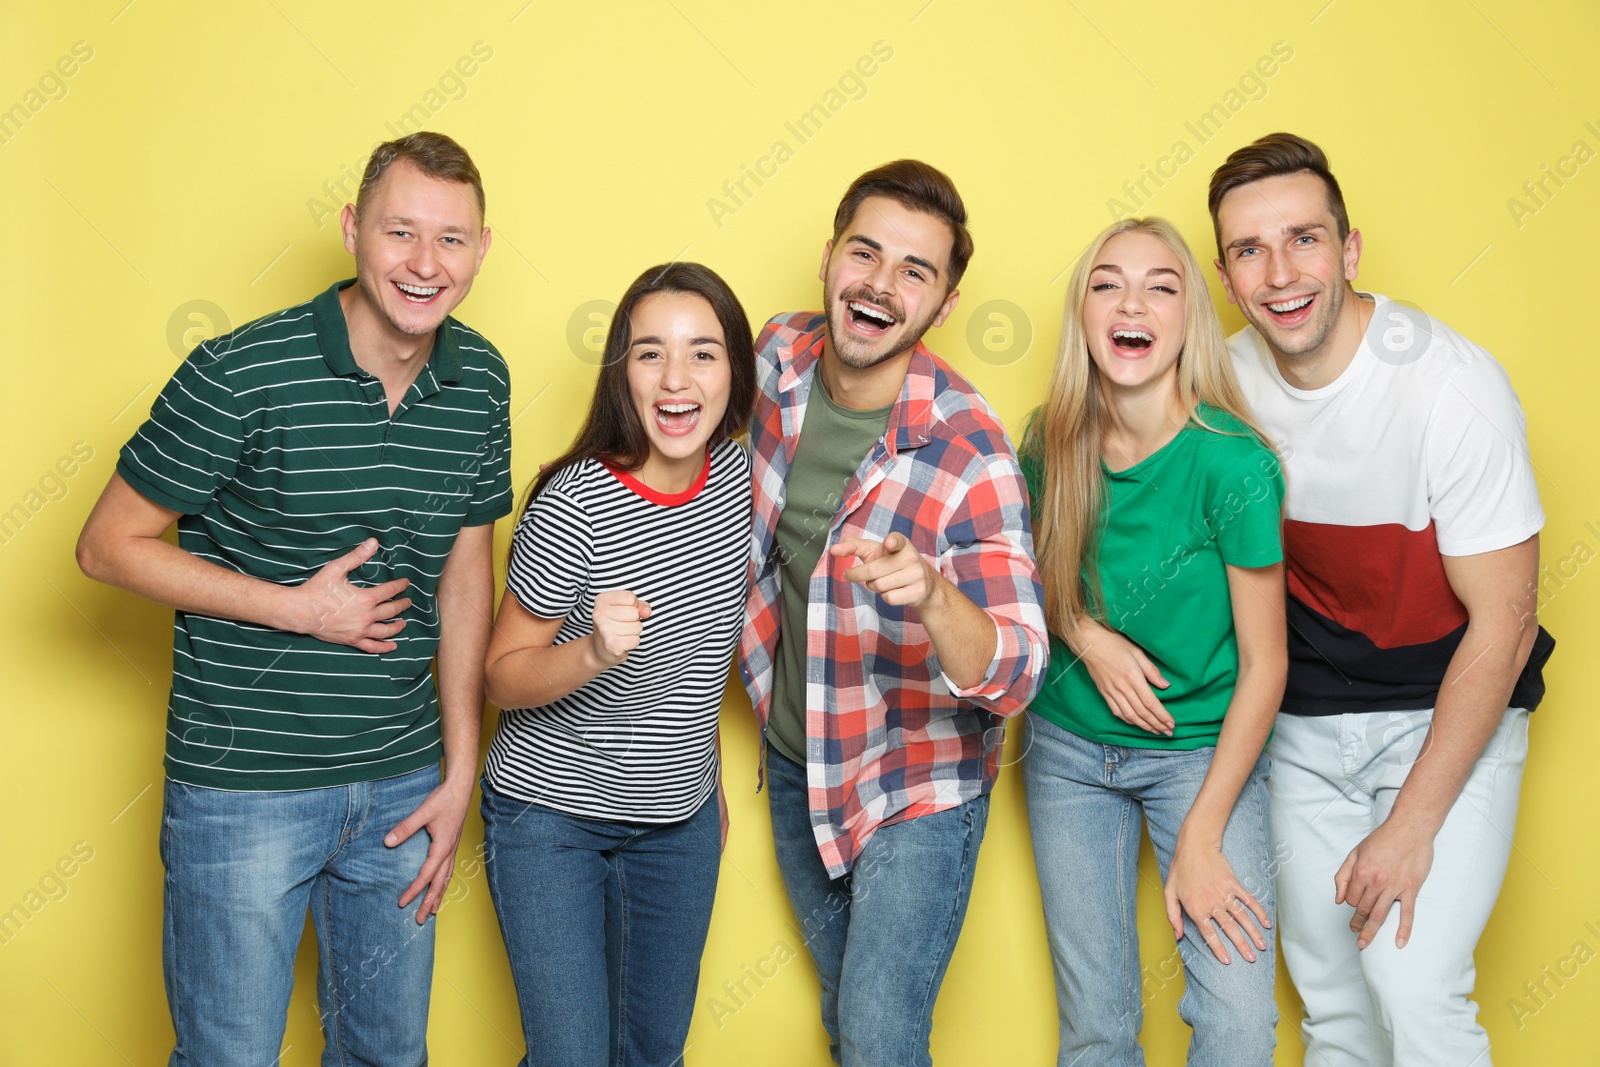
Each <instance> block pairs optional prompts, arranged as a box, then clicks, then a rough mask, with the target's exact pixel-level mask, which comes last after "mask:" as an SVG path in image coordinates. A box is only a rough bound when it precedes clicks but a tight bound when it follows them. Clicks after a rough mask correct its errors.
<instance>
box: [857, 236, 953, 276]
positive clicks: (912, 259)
mask: <svg viewBox="0 0 1600 1067" xmlns="http://www.w3.org/2000/svg"><path fill="white" fill-rule="evenodd" d="M852 242H860V243H861V244H864V245H866V246H867V247H868V248H870V249H872V250H873V251H874V252H882V251H883V245H881V244H879V243H878V242H877V241H874V240H873V239H872V238H870V237H865V236H863V235H861V234H859V233H853V234H851V235H850V236H849V237H847V238H845V242H844V243H845V244H850V243H852ZM902 260H903V262H906V263H910V264H912V265H913V266H917V267H921V268H922V269H923V270H925V271H927V272H928V273H929V274H931V275H933V276H934V277H935V278H937V277H938V276H939V268H938V267H935V266H934V265H933V264H932V263H929V262H928V261H927V260H925V259H923V258H922V257H921V256H904V257H902Z"/></svg>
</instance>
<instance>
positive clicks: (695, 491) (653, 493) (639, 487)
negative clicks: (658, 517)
mask: <svg viewBox="0 0 1600 1067" xmlns="http://www.w3.org/2000/svg"><path fill="white" fill-rule="evenodd" d="M602 466H604V467H605V469H606V470H608V471H610V472H611V476H612V477H613V478H615V479H616V480H617V481H619V482H621V483H622V484H623V485H625V486H627V487H628V488H629V490H631V491H632V492H633V494H634V495H635V496H639V497H643V498H644V499H645V500H648V501H650V503H652V504H660V505H661V506H662V507H668V508H671V507H677V506H678V505H679V504H687V503H688V502H689V501H691V500H693V499H694V498H695V497H697V496H699V495H700V490H702V489H704V488H705V487H706V480H707V479H708V478H710V477H711V449H709V448H708V449H706V463H705V466H703V467H701V468H700V476H699V477H698V478H696V479H695V480H694V481H693V482H692V483H691V484H690V486H689V488H687V489H685V490H684V491H683V492H681V493H663V492H661V491H660V490H659V489H652V488H650V487H649V486H648V485H645V484H644V483H643V482H641V481H640V480H639V479H638V478H636V477H634V476H633V474H632V473H631V472H629V471H625V470H622V469H620V468H618V467H613V466H611V464H609V463H603V464H602Z"/></svg>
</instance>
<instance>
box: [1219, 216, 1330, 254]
mask: <svg viewBox="0 0 1600 1067" xmlns="http://www.w3.org/2000/svg"><path fill="white" fill-rule="evenodd" d="M1312 230H1321V231H1323V232H1324V233H1326V232H1327V230H1328V228H1327V227H1326V226H1324V225H1323V224H1322V223H1320V222H1303V223H1301V224H1300V225H1298V226H1285V227H1284V228H1283V229H1282V230H1279V231H1278V232H1279V233H1280V234H1281V235H1283V236H1284V237H1299V236H1300V235H1301V234H1303V233H1310V232H1311V231H1312ZM1260 243H1261V238H1259V237H1241V238H1239V239H1238V240H1237V241H1229V242H1228V247H1227V251H1229V252H1232V251H1234V250H1235V249H1238V248H1246V247H1248V246H1250V245H1258V244H1260Z"/></svg>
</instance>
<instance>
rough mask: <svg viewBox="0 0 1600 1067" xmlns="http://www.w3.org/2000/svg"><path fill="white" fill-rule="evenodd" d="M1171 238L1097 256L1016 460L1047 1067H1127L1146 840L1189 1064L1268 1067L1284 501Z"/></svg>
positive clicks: (1126, 228) (1150, 233)
mask: <svg viewBox="0 0 1600 1067" xmlns="http://www.w3.org/2000/svg"><path fill="white" fill-rule="evenodd" d="M1264 442H1265V438H1264V436H1263V435H1262V434H1261V433H1260V431H1259V430H1258V429H1257V428H1256V426H1255V424H1254V422H1253V421H1252V419H1251V416H1250V413H1249V411H1248V410H1247V409H1246V406H1245V403H1244V400H1243V399H1242V397H1241V396H1240V393H1239V389H1238V386H1237V384H1236V383H1235V381H1234V378H1233V374H1232V370H1231V367H1230V364H1229V362H1228V356H1227V349H1226V348H1225V346H1224V342H1223V335H1222V329H1221V325H1220V324H1219V322H1218V320H1217V314H1216V311H1215V310H1214V309H1213V308H1212V306H1211V302H1210V300H1209V298H1208V296H1207V293H1206V287H1205V282H1204V279H1203V276H1202V275H1201V272H1200V266H1199V264H1198V263H1197V262H1196V261H1195V258H1194V255H1193V254H1192V253H1191V252H1190V251H1189V248H1188V246H1187V245H1185V244H1184V241H1183V238H1182V237H1181V236H1180V235H1179V234H1178V232H1177V230H1176V229H1174V228H1173V226H1172V225H1171V224H1170V223H1168V222H1166V221H1165V220H1162V219H1153V218H1152V219H1128V220H1125V221H1123V222H1119V223H1117V224H1116V225H1114V226H1112V227H1110V228H1109V229H1107V230H1106V231H1105V232H1104V233H1102V234H1100V236H1099V237H1097V238H1096V239H1095V240H1094V242H1093V243H1091V244H1090V246H1089V248H1088V250H1087V251H1086V252H1085V253H1084V255H1083V256H1082V258H1080V259H1079V261H1078V265H1077V268H1076V269H1075V270H1074V271H1073V274H1072V281H1071V283H1070V284H1069V286H1068V291H1067V305H1066V313H1065V315H1064V318H1063V322H1062V329H1061V348H1060V351H1059V354H1058V356H1057V359H1056V365H1055V370H1054V373H1053V375H1052V377H1051V381H1050V388H1049V393H1048V395H1047V397H1046V399H1045V402H1044V404H1043V405H1041V407H1040V408H1039V410H1038V411H1037V412H1036V413H1035V415H1034V417H1033V419H1032V421H1031V423H1030V425H1029V428H1028V431H1027V434H1026V437H1025V440H1024V443H1023V449H1022V452H1023V456H1022V460H1023V469H1024V472H1025V473H1026V474H1027V476H1028V484H1029V491H1030V495H1031V497H1032V509H1033V524H1034V539H1035V546H1036V549H1037V554H1038V561H1039V571H1040V574H1041V576H1042V578H1043V580H1044V588H1045V604H1046V616H1047V618H1048V620H1049V624H1050V631H1051V639H1052V649H1051V664H1050V670H1049V673H1048V675H1047V677H1046V681H1045V685H1044V689H1043V690H1042V691H1041V693H1040V695H1039V697H1038V698H1037V699H1036V700H1035V701H1034V703H1033V704H1032V706H1031V707H1030V710H1029V715H1028V716H1027V727H1026V729H1027V735H1028V736H1027V752H1026V755H1025V757H1024V776H1025V780H1026V783H1027V795H1028V818H1029V824H1030V826H1031V828H1032V832H1033V845H1034V855H1035V862H1036V865H1037V867H1038V872H1039V882H1040V886H1041V888H1042V890H1043V897H1044V909H1045V922H1046V926H1047V928H1048V931H1049V937H1050V950H1051V956H1052V959H1053V961H1054V965H1055V974H1056V995H1057V1000H1058V1002H1059V1004H1060V1014H1061V1050H1060V1061H1059V1062H1060V1063H1061V1064H1074V1065H1077V1067H1094V1065H1097V1064H1113V1063H1115V1064H1118V1065H1122V1064H1142V1063H1143V1062H1144V1058H1143V1053H1142V1051H1141V1050H1140V1048H1139V1042H1138V1037H1139V1029H1140V1026H1141V1024H1142V1021H1143V1010H1142V993H1143V987H1144V985H1145V984H1146V983H1148V982H1151V981H1155V982H1157V983H1158V985H1159V984H1165V983H1166V982H1168V981H1171V980H1172V979H1174V978H1176V977H1177V966H1176V963H1177V960H1175V959H1173V958H1172V957H1171V956H1169V957H1168V961H1167V962H1166V963H1164V964H1163V965H1162V966H1161V967H1159V968H1157V969H1156V970H1155V971H1154V972H1151V973H1143V972H1141V968H1140V959H1139V945H1138V932H1137V926H1136V923H1135V915H1134V898H1135V889H1136V886H1137V885H1138V861H1139V837H1140V829H1139V828H1140V823H1141V820H1144V821H1148V823H1149V826H1150V836H1151V840H1152V843H1153V844H1154V845H1155V851H1156V857H1157V859H1158V861H1159V863H1160V867H1161V876H1162V880H1163V882H1164V889H1165V898H1166V911H1167V919H1168V921H1169V922H1170V923H1171V925H1172V929H1173V933H1174V935H1175V936H1176V937H1177V939H1178V941H1177V946H1178V948H1177V953H1176V956H1177V957H1178V958H1179V959H1181V961H1182V966H1183V971H1184V977H1185V991H1184V994H1183V997H1182V999H1181V1000H1180V1001H1179V1003H1178V1013H1179V1014H1180V1015H1181V1016H1182V1017H1183V1019H1184V1021H1186V1022H1187V1023H1189V1025H1190V1026H1191V1027H1193V1029H1194V1034H1193V1038H1192V1040H1191V1042H1190V1046H1189V1060H1188V1062H1189V1064H1190V1067H1201V1065H1221V1064H1227V1065H1228V1067H1249V1065H1261V1067H1267V1065H1269V1064H1271V1062H1272V1050H1273V1045H1274V1033H1273V1031H1274V1027H1275V1025H1276V1023H1277V1007H1276V1003H1275V1001H1274V998H1273V963H1274V945H1273V907H1274V893H1273V877H1274V875H1275V873H1276V870H1277V865H1278V863H1279V862H1280V859H1287V857H1281V858H1280V857H1277V856H1275V855H1274V854H1273V851H1272V844H1271V839H1270V837H1269V833H1268V819H1267V794H1266V785H1265V782H1266V777H1267V774H1268V770H1269V763H1268V760H1267V758H1266V757H1265V756H1264V755H1263V754H1262V746H1263V745H1264V744H1265V743H1266V740H1267V736H1268V734H1269V733H1270V732H1271V729H1272V720H1273V716H1274V715H1275V714H1276V712H1277V708H1278V702H1279V699H1280V697H1281V696H1282V694H1283V684H1284V676H1285V671H1286V667H1287V663H1286V651H1285V647H1286V646H1285V629H1284V628H1285V622H1284V614H1283V600H1284V588H1283V583H1284V578H1283V564H1282V558H1283V555H1282V546H1281V541H1280V512H1281V505H1282V499H1283V480H1282V477H1281V475H1280V473H1279V470H1278V462H1277V458H1276V456H1275V455H1274V453H1273V452H1272V450H1271V448H1270V447H1269V446H1268V445H1266V444H1265V443H1264Z"/></svg>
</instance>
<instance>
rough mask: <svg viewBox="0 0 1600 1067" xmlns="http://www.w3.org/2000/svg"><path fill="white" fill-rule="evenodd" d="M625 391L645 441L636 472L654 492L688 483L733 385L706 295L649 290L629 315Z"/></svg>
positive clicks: (699, 465)
mask: <svg viewBox="0 0 1600 1067" xmlns="http://www.w3.org/2000/svg"><path fill="white" fill-rule="evenodd" d="M628 322H629V328H630V334H629V336H631V337H632V338H633V343H632V345H630V346H629V348H628V356H627V359H628V393H629V395H630V396H631V397H632V398H633V407H634V411H635V412H636V413H637V414H638V416H639V422H640V424H641V425H643V426H644V431H645V436H646V437H647V438H648V439H649V441H650V458H649V459H647V460H646V461H645V464H644V467H643V469H642V470H641V471H640V476H641V478H642V479H643V481H644V483H645V484H646V485H649V486H650V487H652V488H655V489H666V490H668V491H677V490H682V489H686V488H688V486H689V485H690V484H692V483H693V481H694V479H695V477H696V476H698V475H699V473H700V470H701V468H702V466H703V465H704V463H705V454H706V442H707V441H709V440H710V438H711V434H712V433H713V432H714V431H715V430H716V428H717V426H718V425H719V424H720V423H721V422H722V416H723V415H724V414H725V413H726V412H727V410H728V392H729V390H730V388H731V386H732V384H733V373H732V368H731V367H730V366H729V363H728V346H727V340H726V338H725V337H724V336H723V332H722V323H721V322H719V321H718V320H717V315H716V312H715V311H713V310H712V307H711V304H710V303H709V302H707V301H706V299H705V297H702V296H699V295H697V294H695V293H674V292H659V293H651V294H650V295H649V296H647V297H644V298H643V299H642V300H640V301H639V302H638V303H637V304H635V305H634V308H633V313H632V314H630V315H629V316H628Z"/></svg>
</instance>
